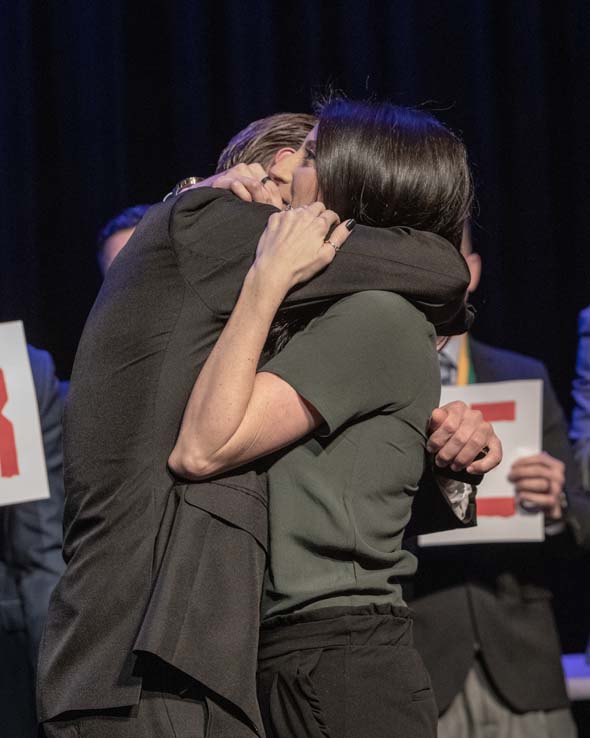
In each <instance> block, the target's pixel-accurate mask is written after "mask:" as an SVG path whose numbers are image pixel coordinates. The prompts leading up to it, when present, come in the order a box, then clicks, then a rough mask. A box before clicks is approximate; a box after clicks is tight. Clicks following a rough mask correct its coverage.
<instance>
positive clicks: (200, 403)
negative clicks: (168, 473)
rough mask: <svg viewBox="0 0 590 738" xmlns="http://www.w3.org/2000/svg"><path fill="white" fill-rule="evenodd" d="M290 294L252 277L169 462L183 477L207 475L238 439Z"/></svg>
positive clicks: (257, 276)
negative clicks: (279, 312)
mask: <svg viewBox="0 0 590 738" xmlns="http://www.w3.org/2000/svg"><path fill="white" fill-rule="evenodd" d="M285 292H286V289H284V290H283V289H282V288H280V287H278V286H274V287H273V286H272V285H270V284H269V283H268V282H266V283H265V280H264V279H263V278H262V275H261V274H260V273H258V272H257V270H256V269H255V268H253V269H251V270H250V272H249V273H248V275H247V276H246V279H245V281H244V285H243V288H242V291H241V293H240V297H239V299H238V301H237V303H236V307H235V309H234V311H233V313H232V315H231V317H230V319H229V320H228V322H227V324H226V326H225V328H224V330H223V332H222V333H221V335H220V337H219V339H218V341H217V343H216V344H215V347H214V348H213V350H212V351H211V354H210V355H209V358H208V359H207V361H206V362H205V365H204V366H203V369H202V370H201V372H200V374H199V377H198V378H197V381H196V382H195V385H194V387H193V390H192V392H191V396H190V398H189V401H188V404H187V407H186V409H185V413H184V418H183V421H182V425H181V429H180V434H179V437H178V440H177V442H176V445H175V448H174V450H173V451H172V454H171V455H170V460H169V462H170V466H171V468H172V469H173V470H174V471H175V472H177V473H178V474H181V475H183V476H194V473H195V471H198V472H199V474H201V473H202V474H206V471H207V466H208V465H209V463H210V461H211V460H212V459H214V458H215V455H216V454H220V453H223V449H224V448H225V447H226V446H227V445H228V444H230V443H231V441H232V438H234V436H235V435H236V433H237V431H238V429H239V428H240V426H241V424H242V422H243V420H244V418H245V415H246V412H247V409H248V404H249V402H250V399H251V397H252V392H253V389H254V382H255V379H256V371H257V368H258V364H259V361H260V355H261V353H262V349H263V346H264V343H265V341H266V338H267V336H268V331H269V329H270V325H271V323H272V320H273V318H274V316H275V314H276V311H277V309H278V307H279V305H280V303H281V300H282V298H283V297H284V295H285ZM234 453H236V450H234Z"/></svg>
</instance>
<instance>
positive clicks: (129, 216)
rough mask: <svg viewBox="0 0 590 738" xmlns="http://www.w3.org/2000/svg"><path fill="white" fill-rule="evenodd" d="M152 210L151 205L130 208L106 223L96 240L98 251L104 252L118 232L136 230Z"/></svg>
mask: <svg viewBox="0 0 590 738" xmlns="http://www.w3.org/2000/svg"><path fill="white" fill-rule="evenodd" d="M150 208H151V205H133V206H132V207H130V208H126V209H125V210H123V212H121V213H119V214H118V215H115V217H114V218H111V219H110V220H109V221H108V223H106V224H105V225H104V226H103V227H102V228H101V229H100V232H99V234H98V237H97V239H96V249H97V251H99V252H100V251H102V247H103V246H104V244H105V241H107V240H108V239H109V238H110V237H111V236H112V235H113V234H114V233H117V232H118V231H124V230H126V229H127V228H135V226H136V225H137V224H138V223H139V221H140V220H141V219H142V218H143V216H144V215H145V214H146V213H147V211H148V210H149V209H150Z"/></svg>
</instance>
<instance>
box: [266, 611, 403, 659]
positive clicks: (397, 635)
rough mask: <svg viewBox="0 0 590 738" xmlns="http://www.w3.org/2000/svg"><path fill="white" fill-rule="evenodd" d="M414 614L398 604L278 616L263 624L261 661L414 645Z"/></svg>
mask: <svg viewBox="0 0 590 738" xmlns="http://www.w3.org/2000/svg"><path fill="white" fill-rule="evenodd" d="M411 625H412V611H411V610H410V609H409V608H408V607H401V606H396V605H363V606H361V607H323V608H321V609H318V610H305V611H304V612H299V613H295V614H293V615H277V616H276V617H274V618H270V619H269V620H267V621H266V622H264V623H263V624H262V628H261V630H260V645H259V653H258V657H259V660H261V661H263V660H264V659H272V658H275V657H277V656H281V655H283V654H285V653H288V652H290V651H301V650H305V649H311V648H325V647H330V646H331V647H335V646H349V645H355V646H362V645H367V644H369V643H370V644H372V645H395V644H398V643H400V642H401V641H403V640H404V639H407V642H408V645H410V644H411V642H412V635H411Z"/></svg>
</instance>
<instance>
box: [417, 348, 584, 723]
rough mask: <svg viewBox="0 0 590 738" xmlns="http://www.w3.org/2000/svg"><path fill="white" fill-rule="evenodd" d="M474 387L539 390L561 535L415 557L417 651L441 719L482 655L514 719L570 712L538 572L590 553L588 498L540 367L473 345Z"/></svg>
mask: <svg viewBox="0 0 590 738" xmlns="http://www.w3.org/2000/svg"><path fill="white" fill-rule="evenodd" d="M471 355H472V360H473V366H474V370H475V375H476V377H477V380H478V381H479V382H496V381H504V380H514V379H542V380H543V388H544V391H543V448H544V450H546V451H547V452H548V453H550V454H551V455H552V456H555V457H556V458H558V459H561V460H562V461H564V462H565V463H566V468H567V494H568V500H569V505H570V512H569V515H568V530H567V531H566V532H565V533H563V534H560V535H557V536H555V537H551V538H547V539H546V541H545V542H544V543H543V544H501V545H499V544H498V545H495V544H490V545H485V546H484V545H482V546H456V547H455V546H449V547H437V548H432V549H431V548H428V549H420V550H419V552H418V556H419V561H420V563H419V567H418V573H417V575H416V577H415V579H414V582H413V585H412V586H410V587H408V590H407V592H406V595H407V597H408V600H409V601H410V606H411V607H412V609H413V610H414V611H415V613H416V620H415V624H414V634H415V641H416V646H417V648H418V650H419V651H420V652H421V654H422V657H423V658H424V660H425V662H426V666H427V668H428V670H429V671H430V674H431V677H432V681H433V686H434V691H435V693H436V697H437V701H438V705H439V709H440V711H441V712H442V711H444V710H445V709H446V708H447V707H448V706H449V704H450V702H451V700H452V699H453V697H454V696H455V695H456V694H457V693H458V692H459V691H460V690H461V688H462V687H463V684H464V682H465V678H466V676H467V673H468V671H469V669H470V667H471V665H472V663H473V659H474V657H475V653H476V650H477V649H478V648H479V649H480V654H481V658H482V659H483V661H484V662H485V665H486V667H487V670H488V673H489V675H490V677H491V680H492V682H493V684H494V685H495V687H496V689H497V691H498V693H499V694H500V696H501V697H502V698H503V699H504V700H505V701H506V702H507V703H508V704H509V705H510V706H511V708H512V709H513V710H514V711H515V712H526V711H529V710H550V709H553V708H558V707H564V706H566V705H567V704H568V700H567V696H566V693H565V688H564V682H563V674H562V670H561V661H560V655H561V654H560V646H559V641H558V636H557V632H556V628H555V623H554V620H553V615H552V610H551V605H550V593H549V591H548V589H547V587H546V583H545V576H544V575H545V570H546V562H547V561H548V560H549V559H551V557H553V556H555V555H560V554H561V553H562V551H563V550H564V549H565V550H567V547H568V544H571V546H572V547H573V546H574V545H575V543H578V544H579V545H582V546H586V547H588V546H590V527H589V525H590V498H588V496H585V495H584V494H583V493H582V492H581V490H580V486H579V479H578V473H577V469H576V467H575V463H574V462H573V460H572V454H571V449H570V446H569V443H568V438H567V432H566V426H565V421H564V417H563V412H562V410H561V408H560V406H559V403H558V401H557V398H556V396H555V393H554V391H553V388H552V387H551V383H550V381H549V377H548V375H547V370H546V369H545V367H544V365H543V364H542V363H541V362H539V361H536V360H534V359H530V358H528V357H525V356H522V355H520V354H515V353H512V352H509V351H503V350H501V349H497V348H493V347H491V346H486V345H485V344H483V343H480V342H479V341H474V340H471Z"/></svg>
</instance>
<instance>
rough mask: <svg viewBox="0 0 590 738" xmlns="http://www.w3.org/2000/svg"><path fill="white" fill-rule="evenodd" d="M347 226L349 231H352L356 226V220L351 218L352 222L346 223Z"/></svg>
mask: <svg viewBox="0 0 590 738" xmlns="http://www.w3.org/2000/svg"><path fill="white" fill-rule="evenodd" d="M345 225H346V227H347V228H348V230H349V231H352V230H353V229H354V227H355V225H356V220H355V219H354V218H351V219H350V220H347V221H346V223H345Z"/></svg>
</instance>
